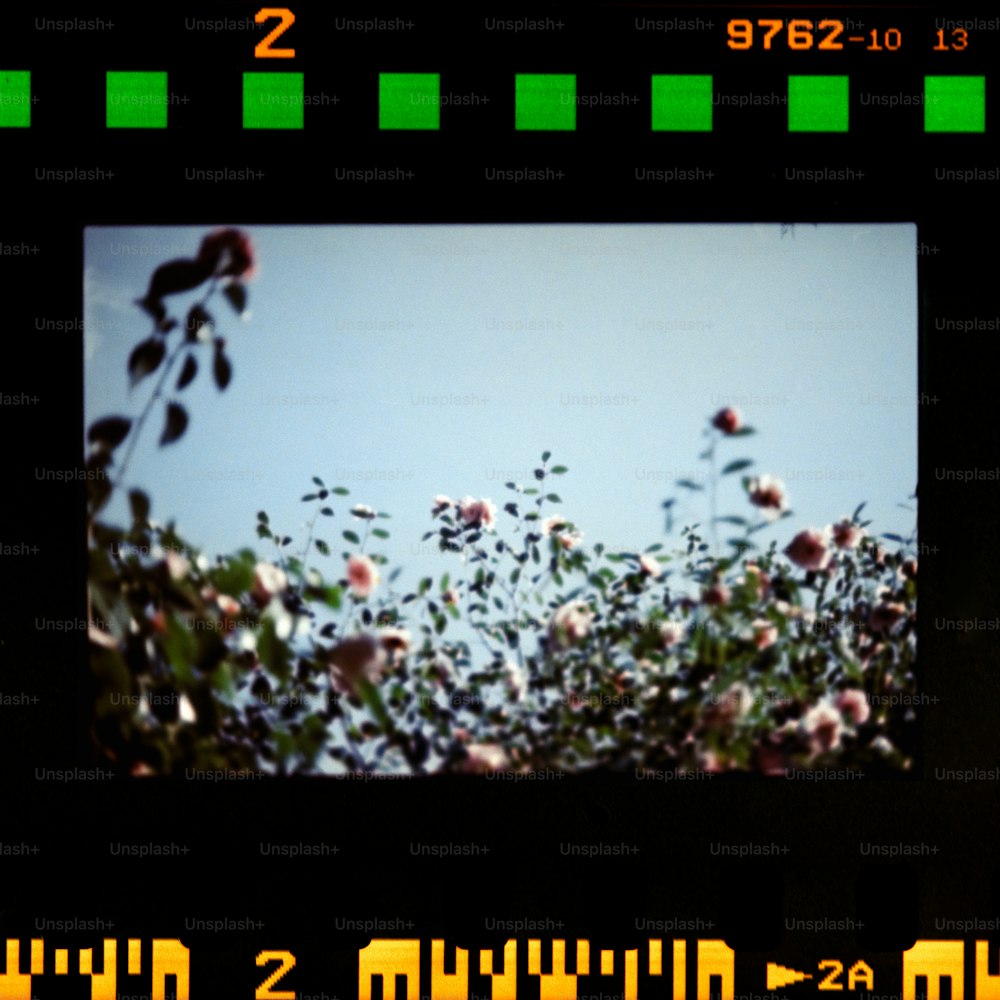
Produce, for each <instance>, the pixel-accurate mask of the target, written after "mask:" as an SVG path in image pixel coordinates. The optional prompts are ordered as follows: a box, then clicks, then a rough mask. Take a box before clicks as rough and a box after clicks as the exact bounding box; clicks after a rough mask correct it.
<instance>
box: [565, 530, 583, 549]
mask: <svg viewBox="0 0 1000 1000" xmlns="http://www.w3.org/2000/svg"><path fill="white" fill-rule="evenodd" d="M582 541H583V532H581V531H560V532H559V544H560V545H561V546H562V547H563V548H564V549H566V550H567V551H571V550H572V549H575V548H576V547H577V546H578V545H579V544H580V543H581V542H582Z"/></svg>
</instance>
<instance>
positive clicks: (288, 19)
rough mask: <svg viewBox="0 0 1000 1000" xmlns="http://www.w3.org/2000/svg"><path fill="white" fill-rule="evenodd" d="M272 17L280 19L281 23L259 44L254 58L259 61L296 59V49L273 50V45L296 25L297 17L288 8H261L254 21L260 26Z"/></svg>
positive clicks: (254, 52) (254, 51)
mask: <svg viewBox="0 0 1000 1000" xmlns="http://www.w3.org/2000/svg"><path fill="white" fill-rule="evenodd" d="M270 17H278V18H280V19H281V22H280V23H279V24H278V26H277V27H276V28H275V29H274V31H272V32H271V33H270V34H268V35H265V36H264V37H263V38H262V39H261V40H260V41H259V42H258V43H257V47H256V48H255V49H254V50H253V54H254V56H255V57H256V58H257V59H294V58H295V49H272V48H271V43H272V42H273V41H274V40H275V39H276V38H277V37H278V36H279V35H281V34H283V33H284V32H286V31H287V30H288V29H289V28H290V27H291V26H292V25H293V24H294V23H295V15H294V14H293V13H292V12H291V11H290V10H289V9H288V8H287V7H261V9H260V10H259V11H257V13H256V14H255V15H254V20H255V21H256V22H257V23H258V24H260V23H261V22H263V21H266V20H267V19H268V18H270Z"/></svg>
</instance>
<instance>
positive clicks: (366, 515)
mask: <svg viewBox="0 0 1000 1000" xmlns="http://www.w3.org/2000/svg"><path fill="white" fill-rule="evenodd" d="M351 513H352V514H353V515H354V516H355V517H356V518H357V519H358V520H359V521H371V520H372V519H373V518H375V517H377V516H378V515H377V514H376V513H375V511H374V510H372V508H371V507H369V506H368V505H367V504H363V503H356V504H355V505H354V506H353V507H352V508H351Z"/></svg>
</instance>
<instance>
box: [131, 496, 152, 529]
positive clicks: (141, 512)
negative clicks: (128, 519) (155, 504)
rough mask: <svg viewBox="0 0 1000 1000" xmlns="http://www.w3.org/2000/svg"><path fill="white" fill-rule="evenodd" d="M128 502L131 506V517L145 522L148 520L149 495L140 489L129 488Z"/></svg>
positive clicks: (142, 522)
mask: <svg viewBox="0 0 1000 1000" xmlns="http://www.w3.org/2000/svg"><path fill="white" fill-rule="evenodd" d="M128 503H129V507H131V508H132V519H133V520H134V521H137V522H139V523H141V524H145V523H146V522H147V521H148V520H149V497H148V496H147V495H146V494H145V493H143V492H142V490H129V492H128Z"/></svg>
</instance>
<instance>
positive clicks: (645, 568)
mask: <svg viewBox="0 0 1000 1000" xmlns="http://www.w3.org/2000/svg"><path fill="white" fill-rule="evenodd" d="M639 569H640V570H642V572H643V574H644V575H645V576H651V577H652V578H653V579H654V580H655V579H656V578H657V577H658V576H659V575H660V572H661V567H660V564H659V563H658V562H657V561H656V560H655V559H654V558H653V557H652V556H639Z"/></svg>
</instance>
